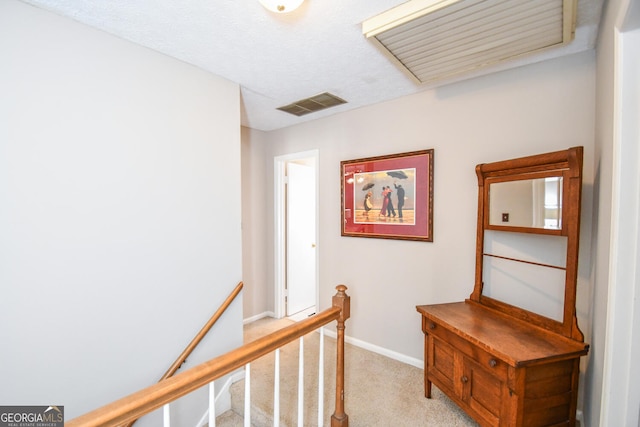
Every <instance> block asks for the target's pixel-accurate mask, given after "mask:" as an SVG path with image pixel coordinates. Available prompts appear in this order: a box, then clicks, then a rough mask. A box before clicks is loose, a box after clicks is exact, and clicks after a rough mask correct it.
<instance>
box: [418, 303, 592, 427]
mask: <svg viewBox="0 0 640 427" xmlns="http://www.w3.org/2000/svg"><path fill="white" fill-rule="evenodd" d="M417 309H418V312H419V313H420V314H422V331H423V332H424V334H425V369H424V380H425V396H426V397H429V398H430V397H431V384H432V383H433V384H435V385H436V386H437V387H438V388H439V389H441V390H442V391H443V392H444V393H445V394H447V395H448V396H449V397H450V398H451V399H452V400H453V401H455V402H456V403H457V404H458V405H459V406H460V407H462V408H463V409H464V410H465V411H466V412H467V413H468V414H469V415H471V416H472V417H473V418H474V419H475V420H477V421H478V422H479V423H480V424H481V425H483V426H556V425H557V426H561V425H565V426H570V425H574V424H575V413H576V403H577V397H578V388H577V387H578V377H579V374H580V372H579V361H580V356H583V355H585V354H587V351H588V345H586V344H584V343H580V342H577V341H575V340H572V339H568V338H566V337H563V336H560V335H558V334H555V333H553V332H549V331H546V330H544V329H542V328H539V327H536V326H533V325H530V324H527V323H525V322H523V321H520V320H517V319H513V318H509V317H507V316H505V315H504V314H502V313H500V312H496V311H495V310H492V309H489V308H486V307H483V306H482V305H480V304H476V303H474V302H472V301H465V302H460V303H451V304H436V305H422V306H418V307H417Z"/></svg>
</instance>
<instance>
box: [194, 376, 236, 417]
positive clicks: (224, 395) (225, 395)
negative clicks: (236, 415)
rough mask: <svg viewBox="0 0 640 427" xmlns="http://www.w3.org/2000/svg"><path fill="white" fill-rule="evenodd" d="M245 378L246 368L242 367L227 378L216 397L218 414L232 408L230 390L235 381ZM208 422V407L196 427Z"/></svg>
mask: <svg viewBox="0 0 640 427" xmlns="http://www.w3.org/2000/svg"><path fill="white" fill-rule="evenodd" d="M243 378H244V369H240V370H238V371H236V372H234V373H233V374H231V375H230V376H229V378H227V381H225V383H224V384H223V385H222V388H221V390H220V391H218V393H217V394H216V397H215V399H214V400H215V406H216V414H218V415H220V414H224V413H225V412H227V411H228V410H229V409H231V392H230V391H229V388H230V387H231V385H232V384H233V383H235V382H237V381H240V380H241V379H243ZM207 424H209V409H207V410H206V411H205V412H204V414H203V415H202V417H201V418H200V421H198V424H196V427H203V426H206V425H207Z"/></svg>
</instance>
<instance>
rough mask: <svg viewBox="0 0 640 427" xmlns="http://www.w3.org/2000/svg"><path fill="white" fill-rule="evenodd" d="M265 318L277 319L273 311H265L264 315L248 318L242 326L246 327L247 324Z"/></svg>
mask: <svg viewBox="0 0 640 427" xmlns="http://www.w3.org/2000/svg"><path fill="white" fill-rule="evenodd" d="M265 317H276V316H275V314H274V313H273V311H265V312H263V313H260V314H256V315H255V316H251V317H248V318H246V319H244V320H243V321H242V324H243V325H246V324H247V323H251V322H255V321H256V320H260V319H263V318H265Z"/></svg>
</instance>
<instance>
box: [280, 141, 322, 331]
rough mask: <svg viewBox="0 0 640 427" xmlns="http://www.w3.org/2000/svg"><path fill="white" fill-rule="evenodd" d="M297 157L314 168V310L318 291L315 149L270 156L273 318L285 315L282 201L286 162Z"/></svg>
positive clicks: (284, 234)
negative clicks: (271, 173) (272, 195)
mask: <svg viewBox="0 0 640 427" xmlns="http://www.w3.org/2000/svg"><path fill="white" fill-rule="evenodd" d="M300 159H312V164H313V168H314V171H315V186H316V212H315V224H316V232H315V241H316V260H315V261H316V289H315V303H316V309H317V307H318V294H319V276H320V274H319V273H320V272H319V269H318V264H319V262H318V260H319V250H320V245H319V244H318V243H319V239H318V237H319V233H318V229H319V227H318V218H319V214H318V211H319V206H320V205H319V202H318V199H319V191H320V185H319V182H320V180H319V179H318V177H319V171H318V169H319V168H318V159H319V150H318V149H315V150H309V151H302V152H299V153H292V154H285V155H282V156H276V157H274V159H273V160H274V162H273V166H274V168H273V170H274V176H273V185H274V189H273V193H274V204H273V205H274V214H273V218H274V239H273V240H274V255H273V261H274V269H273V270H274V298H275V301H274V316H275V318H276V319H280V318H282V317H284V316H285V315H286V310H285V307H286V305H285V296H286V292H285V283H286V282H285V279H286V275H287V269H286V257H287V251H286V250H287V247H286V242H287V240H286V231H287V224H286V221H285V216H286V212H287V205H286V203H287V200H286V181H287V174H286V170H287V163H289V162H291V161H295V160H300Z"/></svg>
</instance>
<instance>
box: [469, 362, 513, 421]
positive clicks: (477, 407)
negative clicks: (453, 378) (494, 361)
mask: <svg viewBox="0 0 640 427" xmlns="http://www.w3.org/2000/svg"><path fill="white" fill-rule="evenodd" d="M462 371H463V372H462V378H461V381H462V383H463V386H462V400H463V401H464V402H465V403H466V404H467V405H468V406H469V408H470V409H471V410H472V411H473V412H474V413H475V414H476V416H477V417H478V418H480V419H481V420H482V422H481V424H482V425H488V426H496V427H497V426H499V425H500V417H501V415H502V414H501V413H500V410H501V407H502V400H503V398H507V397H506V396H503V392H504V389H505V387H504V383H503V381H501V380H500V378H499V377H497V376H496V375H495V373H493V372H490V371H489V370H486V369H484V368H483V367H481V366H480V365H479V364H477V363H475V362H473V361H471V360H470V359H466V358H465V359H464V361H463V368H462Z"/></svg>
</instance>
